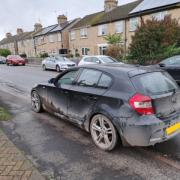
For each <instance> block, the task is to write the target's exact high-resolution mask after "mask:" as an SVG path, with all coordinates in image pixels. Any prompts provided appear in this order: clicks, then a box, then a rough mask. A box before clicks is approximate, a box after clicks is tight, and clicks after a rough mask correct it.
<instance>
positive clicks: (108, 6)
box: [104, 0, 118, 12]
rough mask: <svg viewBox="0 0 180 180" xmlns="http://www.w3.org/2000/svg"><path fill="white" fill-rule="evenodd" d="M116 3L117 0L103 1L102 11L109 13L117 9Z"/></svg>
mask: <svg viewBox="0 0 180 180" xmlns="http://www.w3.org/2000/svg"><path fill="white" fill-rule="evenodd" d="M117 6H118V1H117V0H105V1H104V11H105V12H109V11H112V10H113V9H115V8H117Z"/></svg>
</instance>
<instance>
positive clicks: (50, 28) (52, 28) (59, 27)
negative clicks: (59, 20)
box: [34, 19, 77, 37]
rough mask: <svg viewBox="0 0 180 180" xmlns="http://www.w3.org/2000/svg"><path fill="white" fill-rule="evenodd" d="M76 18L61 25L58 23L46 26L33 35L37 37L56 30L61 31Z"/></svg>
mask: <svg viewBox="0 0 180 180" xmlns="http://www.w3.org/2000/svg"><path fill="white" fill-rule="evenodd" d="M76 20H77V19H74V20H71V21H68V22H65V23H63V24H61V25H59V24H54V25H51V26H48V27H45V28H43V29H42V31H40V32H39V33H37V34H36V35H35V36H34V37H38V36H43V35H45V34H50V33H55V32H57V31H62V30H64V29H65V28H66V27H68V26H69V25H70V24H72V23H73V22H75V21H76Z"/></svg>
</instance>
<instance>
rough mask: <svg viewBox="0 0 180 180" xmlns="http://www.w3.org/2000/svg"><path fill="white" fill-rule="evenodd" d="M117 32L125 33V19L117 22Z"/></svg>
mask: <svg viewBox="0 0 180 180" xmlns="http://www.w3.org/2000/svg"><path fill="white" fill-rule="evenodd" d="M115 26H116V33H123V32H124V21H119V22H116V24H115Z"/></svg>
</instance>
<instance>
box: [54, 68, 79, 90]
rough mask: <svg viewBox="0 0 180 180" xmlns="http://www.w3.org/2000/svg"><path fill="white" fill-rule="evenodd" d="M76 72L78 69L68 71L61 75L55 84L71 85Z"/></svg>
mask: <svg viewBox="0 0 180 180" xmlns="http://www.w3.org/2000/svg"><path fill="white" fill-rule="evenodd" d="M77 73H78V70H74V71H70V72H68V73H66V74H65V75H64V76H62V77H61V78H60V79H59V80H58V82H57V86H58V87H60V86H62V85H71V84H72V83H73V81H74V80H75V79H76V75H77Z"/></svg>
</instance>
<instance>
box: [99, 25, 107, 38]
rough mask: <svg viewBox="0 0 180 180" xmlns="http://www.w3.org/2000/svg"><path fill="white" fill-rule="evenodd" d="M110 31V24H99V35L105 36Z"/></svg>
mask: <svg viewBox="0 0 180 180" xmlns="http://www.w3.org/2000/svg"><path fill="white" fill-rule="evenodd" d="M107 33H108V26H107V24H103V25H99V26H98V35H99V36H105V35H107Z"/></svg>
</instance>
